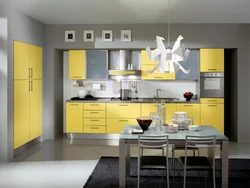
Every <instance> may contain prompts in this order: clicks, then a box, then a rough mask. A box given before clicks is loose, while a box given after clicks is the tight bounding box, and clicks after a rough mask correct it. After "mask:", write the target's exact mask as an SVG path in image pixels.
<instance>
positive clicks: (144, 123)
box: [136, 116, 152, 131]
mask: <svg viewBox="0 0 250 188" xmlns="http://www.w3.org/2000/svg"><path fill="white" fill-rule="evenodd" d="M136 120H137V122H138V124H139V125H140V127H141V128H142V130H144V131H146V130H148V128H149V126H150V125H151V123H152V119H151V118H150V117H147V116H143V117H138V118H136Z"/></svg>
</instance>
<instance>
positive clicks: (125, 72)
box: [108, 70, 141, 76]
mask: <svg viewBox="0 0 250 188" xmlns="http://www.w3.org/2000/svg"><path fill="white" fill-rule="evenodd" d="M117 71H118V72H119V74H118V73H113V72H117ZM130 72H133V73H130ZM108 75H109V76H130V75H134V76H140V75H141V70H108Z"/></svg>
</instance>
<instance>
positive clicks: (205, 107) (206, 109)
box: [201, 104, 224, 120]
mask: <svg viewBox="0 0 250 188" xmlns="http://www.w3.org/2000/svg"><path fill="white" fill-rule="evenodd" d="M201 119H216V120H220V119H224V104H201Z"/></svg>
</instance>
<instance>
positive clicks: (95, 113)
mask: <svg viewBox="0 0 250 188" xmlns="http://www.w3.org/2000/svg"><path fill="white" fill-rule="evenodd" d="M89 113H90V114H99V112H89Z"/></svg>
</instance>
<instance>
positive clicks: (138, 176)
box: [137, 168, 140, 188]
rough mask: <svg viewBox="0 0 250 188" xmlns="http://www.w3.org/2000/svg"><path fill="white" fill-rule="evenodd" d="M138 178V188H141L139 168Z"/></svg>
mask: <svg viewBox="0 0 250 188" xmlns="http://www.w3.org/2000/svg"><path fill="white" fill-rule="evenodd" d="M137 176H138V178H137V180H138V183H137V187H138V188H140V168H138V175H137Z"/></svg>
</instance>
